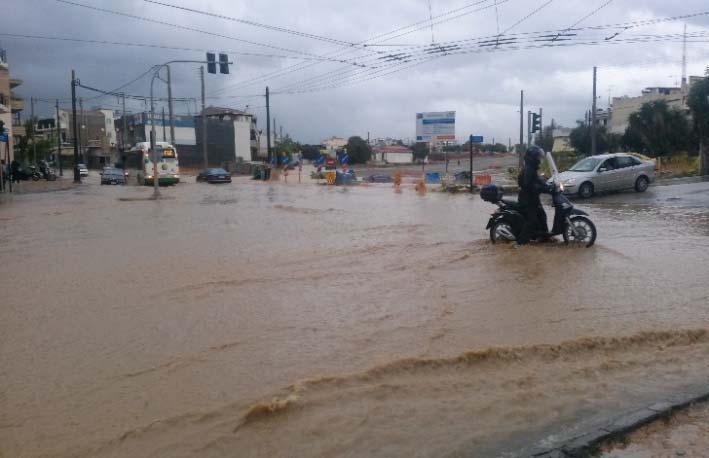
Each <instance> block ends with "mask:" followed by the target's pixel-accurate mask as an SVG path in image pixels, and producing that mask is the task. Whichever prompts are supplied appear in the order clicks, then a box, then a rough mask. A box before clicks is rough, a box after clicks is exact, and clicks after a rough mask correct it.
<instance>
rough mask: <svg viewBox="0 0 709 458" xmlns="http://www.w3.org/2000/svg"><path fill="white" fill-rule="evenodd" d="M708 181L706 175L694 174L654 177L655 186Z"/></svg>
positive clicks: (708, 178)
mask: <svg viewBox="0 0 709 458" xmlns="http://www.w3.org/2000/svg"><path fill="white" fill-rule="evenodd" d="M705 181H709V177H706V176H699V177H697V176H694V177H682V178H657V179H655V183H654V185H655V186H672V185H676V184H692V183H702V182H705Z"/></svg>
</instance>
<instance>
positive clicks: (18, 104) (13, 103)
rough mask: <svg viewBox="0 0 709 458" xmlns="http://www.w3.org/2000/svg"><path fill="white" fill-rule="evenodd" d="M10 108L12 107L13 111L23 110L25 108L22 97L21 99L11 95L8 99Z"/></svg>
mask: <svg viewBox="0 0 709 458" xmlns="http://www.w3.org/2000/svg"><path fill="white" fill-rule="evenodd" d="M10 108H11V109H12V112H13V113H17V112H18V111H22V110H24V109H25V101H24V99H21V98H19V97H12V98H11V99H10Z"/></svg>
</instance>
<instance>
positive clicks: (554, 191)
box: [480, 152, 597, 247]
mask: <svg viewBox="0 0 709 458" xmlns="http://www.w3.org/2000/svg"><path fill="white" fill-rule="evenodd" d="M546 158H547V161H548V162H549V166H550V168H551V170H552V178H551V179H550V180H549V185H550V191H551V198H552V206H553V207H554V210H555V214H554V229H553V230H552V233H544V234H536V240H538V241H540V240H548V239H550V238H551V237H552V236H554V235H556V234H558V233H560V234H561V236H562V237H563V239H564V242H565V243H567V244H576V245H582V246H586V247H590V246H592V245H593V244H594V243H595V242H596V236H597V231H596V226H595V225H594V224H593V221H591V219H590V218H589V217H588V216H589V215H588V213H586V212H585V211H583V210H580V209H578V208H576V207H574V205H573V204H572V203H571V201H570V200H569V199H568V198H567V197H566V196H565V195H564V185H563V184H562V183H561V181H560V180H559V179H558V175H559V172H558V170H557V168H556V164H555V163H554V158H553V157H552V156H551V153H549V152H547V153H546ZM503 195H504V189H503V188H502V187H501V186H497V185H495V184H490V185H487V186H483V188H482V189H481V191H480V197H481V198H482V199H483V200H484V201H486V202H490V203H493V204H495V205H497V206H498V208H497V210H496V211H495V212H494V213H493V214H492V215H491V216H490V220H489V221H488V223H487V227H486V229H488V230H489V231H490V240H491V241H492V243H500V242H514V241H516V240H517V238H518V237H519V235H520V233H521V231H522V226H523V225H524V221H525V217H524V212H523V210H522V208H521V207H520V205H519V204H518V203H517V202H516V201H513V200H508V199H504V198H503Z"/></svg>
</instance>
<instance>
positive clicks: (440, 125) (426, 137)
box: [416, 111, 455, 143]
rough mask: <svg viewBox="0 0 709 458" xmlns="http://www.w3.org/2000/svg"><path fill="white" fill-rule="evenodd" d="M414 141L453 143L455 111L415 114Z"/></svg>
mask: <svg viewBox="0 0 709 458" xmlns="http://www.w3.org/2000/svg"><path fill="white" fill-rule="evenodd" d="M416 141H417V142H434V143H435V142H452V141H455V111H436V112H430V113H416Z"/></svg>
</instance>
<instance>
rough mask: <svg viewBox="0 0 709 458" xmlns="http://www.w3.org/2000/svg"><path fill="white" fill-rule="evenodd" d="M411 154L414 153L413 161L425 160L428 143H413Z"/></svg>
mask: <svg viewBox="0 0 709 458" xmlns="http://www.w3.org/2000/svg"><path fill="white" fill-rule="evenodd" d="M411 152H412V153H414V160H423V159H425V158H426V156H428V143H414V145H413V146H412V147H411Z"/></svg>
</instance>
